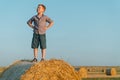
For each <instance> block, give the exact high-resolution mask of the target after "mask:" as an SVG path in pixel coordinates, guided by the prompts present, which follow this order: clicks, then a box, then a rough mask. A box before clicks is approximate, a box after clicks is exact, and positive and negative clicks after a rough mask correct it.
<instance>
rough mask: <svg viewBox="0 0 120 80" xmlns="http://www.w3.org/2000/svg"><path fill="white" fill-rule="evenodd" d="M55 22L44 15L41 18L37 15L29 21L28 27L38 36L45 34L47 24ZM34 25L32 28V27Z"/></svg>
mask: <svg viewBox="0 0 120 80" xmlns="http://www.w3.org/2000/svg"><path fill="white" fill-rule="evenodd" d="M51 22H53V20H51V19H50V18H49V17H48V16H46V15H42V16H41V17H40V18H39V17H38V16H37V15H35V16H33V17H32V18H31V19H29V20H28V22H27V23H28V25H29V26H30V27H32V28H33V31H34V32H35V33H36V34H45V33H46V30H45V27H46V25H47V24H49V23H51ZM30 24H32V26H31V25H30Z"/></svg>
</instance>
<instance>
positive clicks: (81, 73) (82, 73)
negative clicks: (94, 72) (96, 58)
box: [78, 68, 87, 78]
mask: <svg viewBox="0 0 120 80" xmlns="http://www.w3.org/2000/svg"><path fill="white" fill-rule="evenodd" d="M78 75H79V77H81V78H87V69H86V68H80V69H79V71H78Z"/></svg>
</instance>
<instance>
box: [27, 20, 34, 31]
mask: <svg viewBox="0 0 120 80" xmlns="http://www.w3.org/2000/svg"><path fill="white" fill-rule="evenodd" d="M32 22H33V19H32V18H31V19H30V20H28V21H27V24H28V25H29V26H30V27H31V28H32V29H33V28H34V26H33V24H32Z"/></svg>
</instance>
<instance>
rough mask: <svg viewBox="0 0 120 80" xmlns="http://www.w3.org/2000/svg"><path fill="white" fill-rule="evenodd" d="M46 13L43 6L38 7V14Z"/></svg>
mask: <svg viewBox="0 0 120 80" xmlns="http://www.w3.org/2000/svg"><path fill="white" fill-rule="evenodd" d="M44 11H45V9H44V7H43V6H38V8H37V12H38V13H43V12H44Z"/></svg>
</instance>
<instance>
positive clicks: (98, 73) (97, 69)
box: [0, 62, 120, 80]
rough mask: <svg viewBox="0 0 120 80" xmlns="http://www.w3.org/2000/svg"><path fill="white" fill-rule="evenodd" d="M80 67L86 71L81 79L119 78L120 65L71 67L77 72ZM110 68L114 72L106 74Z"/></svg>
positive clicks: (111, 79)
mask: <svg viewBox="0 0 120 80" xmlns="http://www.w3.org/2000/svg"><path fill="white" fill-rule="evenodd" d="M52 63H53V62H52ZM51 65H53V64H51ZM23 67H25V66H23ZM23 67H21V69H23ZM6 68H7V67H0V75H1V73H2V72H3V71H4V70H5V69H6ZM65 68H66V67H65V66H64V67H63V69H65ZM82 68H84V69H85V70H83V72H82V74H84V73H86V72H87V77H86V76H85V75H86V74H85V75H83V77H82V80H120V66H73V69H75V70H76V71H77V72H79V70H80V69H82ZM112 68H114V69H115V71H116V74H114V75H112V74H109V75H108V74H106V70H107V69H112ZM19 69H20V67H19ZM51 69H52V68H50V71H51ZM63 69H62V70H63ZM17 70H18V69H17ZM17 70H14V71H17ZM42 70H43V69H42ZM18 71H19V70H18ZM63 71H67V72H69V71H68V69H66V70H63ZM45 75H46V74H45ZM61 75H62V74H61ZM80 76H81V75H80ZM0 80H2V79H0Z"/></svg>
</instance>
